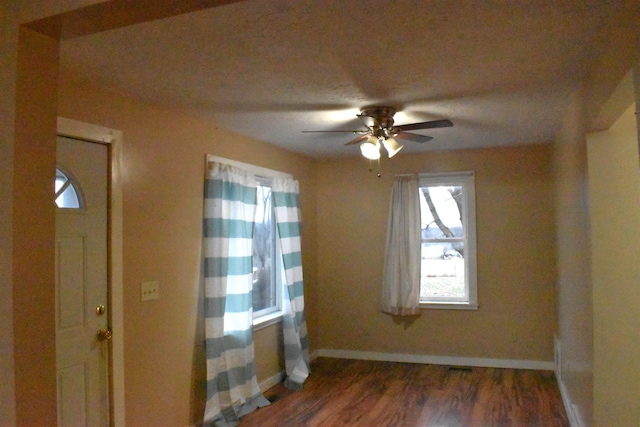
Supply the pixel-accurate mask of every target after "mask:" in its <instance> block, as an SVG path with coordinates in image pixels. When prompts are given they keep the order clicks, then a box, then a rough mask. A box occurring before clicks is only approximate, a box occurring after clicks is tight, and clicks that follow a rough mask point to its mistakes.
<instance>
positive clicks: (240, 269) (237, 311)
mask: <svg viewBox="0 0 640 427" xmlns="http://www.w3.org/2000/svg"><path fill="white" fill-rule="evenodd" d="M256 197H257V196H256V180H255V177H254V176H253V174H250V173H249V172H247V171H245V170H243V169H240V168H236V167H233V166H229V165H225V164H220V163H214V164H213V167H212V168H211V169H210V170H209V175H208V177H207V179H206V180H205V196H204V219H203V246H204V247H203V250H204V281H205V333H206V350H207V402H206V408H205V415H204V426H207V427H209V426H224V427H226V426H235V425H237V424H238V422H239V420H238V419H239V418H240V417H241V416H242V415H244V414H247V413H249V412H251V411H253V410H254V409H256V408H257V407H260V406H265V405H268V404H269V401H268V400H267V399H265V397H264V396H263V395H262V393H261V391H260V388H259V387H258V381H257V378H256V372H255V360H254V347H253V301H252V294H251V291H252V286H253V285H252V268H253V263H252V253H253V223H254V214H255V210H256V203H257V199H256Z"/></svg>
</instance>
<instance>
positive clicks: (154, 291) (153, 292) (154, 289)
mask: <svg viewBox="0 0 640 427" xmlns="http://www.w3.org/2000/svg"><path fill="white" fill-rule="evenodd" d="M158 298H160V288H159V285H158V281H157V280H154V281H151V282H144V283H142V284H141V285H140V301H151V300H154V299H158Z"/></svg>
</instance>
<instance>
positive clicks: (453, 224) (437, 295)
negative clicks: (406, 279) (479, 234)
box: [419, 172, 478, 309]
mask: <svg viewBox="0 0 640 427" xmlns="http://www.w3.org/2000/svg"><path fill="white" fill-rule="evenodd" d="M419 186H420V190H419V192H420V212H421V223H422V224H421V240H422V243H421V245H422V247H421V264H420V305H421V306H422V307H425V308H460V309H476V308H477V307H478V305H477V289H476V233H475V186H474V175H473V172H461V173H452V174H425V175H420V180H419Z"/></svg>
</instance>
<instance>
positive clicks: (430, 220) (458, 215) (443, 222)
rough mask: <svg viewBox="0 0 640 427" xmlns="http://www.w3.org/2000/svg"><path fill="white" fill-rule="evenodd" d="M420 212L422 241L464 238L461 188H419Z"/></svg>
mask: <svg viewBox="0 0 640 427" xmlns="http://www.w3.org/2000/svg"><path fill="white" fill-rule="evenodd" d="M420 211H421V213H422V238H423V239H441V238H448V237H463V236H464V228H463V224H462V187H461V186H433V187H421V188H420Z"/></svg>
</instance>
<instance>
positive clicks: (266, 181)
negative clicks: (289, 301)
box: [207, 155, 292, 329]
mask: <svg viewBox="0 0 640 427" xmlns="http://www.w3.org/2000/svg"><path fill="white" fill-rule="evenodd" d="M207 162H220V163H226V164H229V165H232V166H236V167H240V168H242V169H245V170H248V171H250V172H251V173H253V174H254V175H255V176H256V180H257V181H258V183H257V184H258V185H257V189H256V196H257V206H256V214H255V218H254V229H253V257H252V258H253V290H252V298H253V327H254V329H256V328H257V329H259V328H262V327H265V326H268V325H271V324H274V323H276V322H278V321H279V320H280V318H281V317H282V298H283V286H284V272H283V269H284V266H283V264H282V253H281V252H280V244H279V236H278V229H277V227H276V219H275V210H274V204H273V194H272V192H271V182H272V180H273V178H275V177H282V178H292V176H291V175H289V174H287V173H283V172H278V171H275V170H271V169H267V168H262V167H259V166H254V165H251V164H248V163H243V162H238V161H235V160H230V159H225V158H223V157H217V156H212V155H208V156H207Z"/></svg>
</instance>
